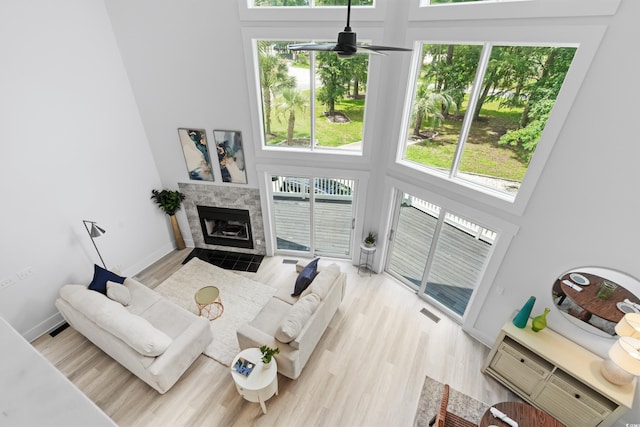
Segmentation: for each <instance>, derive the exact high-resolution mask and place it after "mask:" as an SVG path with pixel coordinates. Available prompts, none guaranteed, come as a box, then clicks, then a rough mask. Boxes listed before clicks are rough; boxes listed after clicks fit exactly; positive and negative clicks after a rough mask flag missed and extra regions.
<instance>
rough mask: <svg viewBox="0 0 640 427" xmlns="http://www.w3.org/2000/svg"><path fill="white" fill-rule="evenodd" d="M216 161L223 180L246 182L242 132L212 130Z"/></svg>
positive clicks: (238, 182) (237, 182)
mask: <svg viewBox="0 0 640 427" xmlns="http://www.w3.org/2000/svg"><path fill="white" fill-rule="evenodd" d="M213 136H214V138H215V140H216V149H217V151H218V162H219V163H220V172H221V173H222V181H223V182H233V183H236V184H246V183H247V171H246V166H245V160H244V151H243V149H242V133H241V132H240V131H235V130H214V131H213Z"/></svg>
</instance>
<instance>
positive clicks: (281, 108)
mask: <svg viewBox="0 0 640 427" xmlns="http://www.w3.org/2000/svg"><path fill="white" fill-rule="evenodd" d="M308 104H309V100H308V99H307V97H306V96H304V95H303V94H302V92H301V91H299V90H296V89H291V88H286V89H283V90H282V92H281V93H280V96H279V97H278V103H277V104H276V110H277V112H278V119H280V116H282V117H284V118H286V119H287V121H288V124H287V145H291V143H292V142H293V129H294V125H295V122H296V110H300V111H302V112H304V111H306V109H307V105H308Z"/></svg>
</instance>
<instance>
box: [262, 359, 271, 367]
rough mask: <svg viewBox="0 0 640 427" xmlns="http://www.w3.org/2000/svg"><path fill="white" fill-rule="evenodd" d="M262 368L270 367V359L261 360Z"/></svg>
mask: <svg viewBox="0 0 640 427" xmlns="http://www.w3.org/2000/svg"><path fill="white" fill-rule="evenodd" d="M262 368H263V369H269V368H271V360H269V361H268V362H267V363H264V362H262Z"/></svg>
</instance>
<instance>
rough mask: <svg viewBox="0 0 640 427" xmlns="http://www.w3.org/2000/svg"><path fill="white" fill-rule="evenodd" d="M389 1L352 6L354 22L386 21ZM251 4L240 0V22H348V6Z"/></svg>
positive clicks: (376, 0) (248, 0) (382, 0)
mask: <svg viewBox="0 0 640 427" xmlns="http://www.w3.org/2000/svg"><path fill="white" fill-rule="evenodd" d="M388 1H389V0H374V4H373V6H353V5H352V6H351V12H352V18H353V19H352V21H353V22H355V21H380V22H382V21H384V17H385V11H386V7H387V2H388ZM416 1H417V0H416ZM250 2H251V0H239V1H238V2H237V3H238V13H239V14H240V21H289V22H306V21H333V22H336V21H340V22H342V23H343V27H344V24H345V23H346V21H347V7H346V6H318V7H301V6H292V7H287V6H275V7H253V6H250ZM354 12H355V13H354Z"/></svg>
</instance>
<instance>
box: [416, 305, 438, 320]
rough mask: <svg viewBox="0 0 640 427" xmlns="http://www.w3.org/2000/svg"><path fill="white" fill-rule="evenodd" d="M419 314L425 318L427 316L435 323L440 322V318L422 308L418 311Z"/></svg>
mask: <svg viewBox="0 0 640 427" xmlns="http://www.w3.org/2000/svg"><path fill="white" fill-rule="evenodd" d="M420 313H422V314H424V315H425V316H427V317H428V318H429V319H431V320H433V321H434V322H436V323H438V322H439V321H440V318H439V317H438V316H436V315H435V314H433V313H432V312H430V311H429V310H427V309H426V308H423V309H422V310H420Z"/></svg>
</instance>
